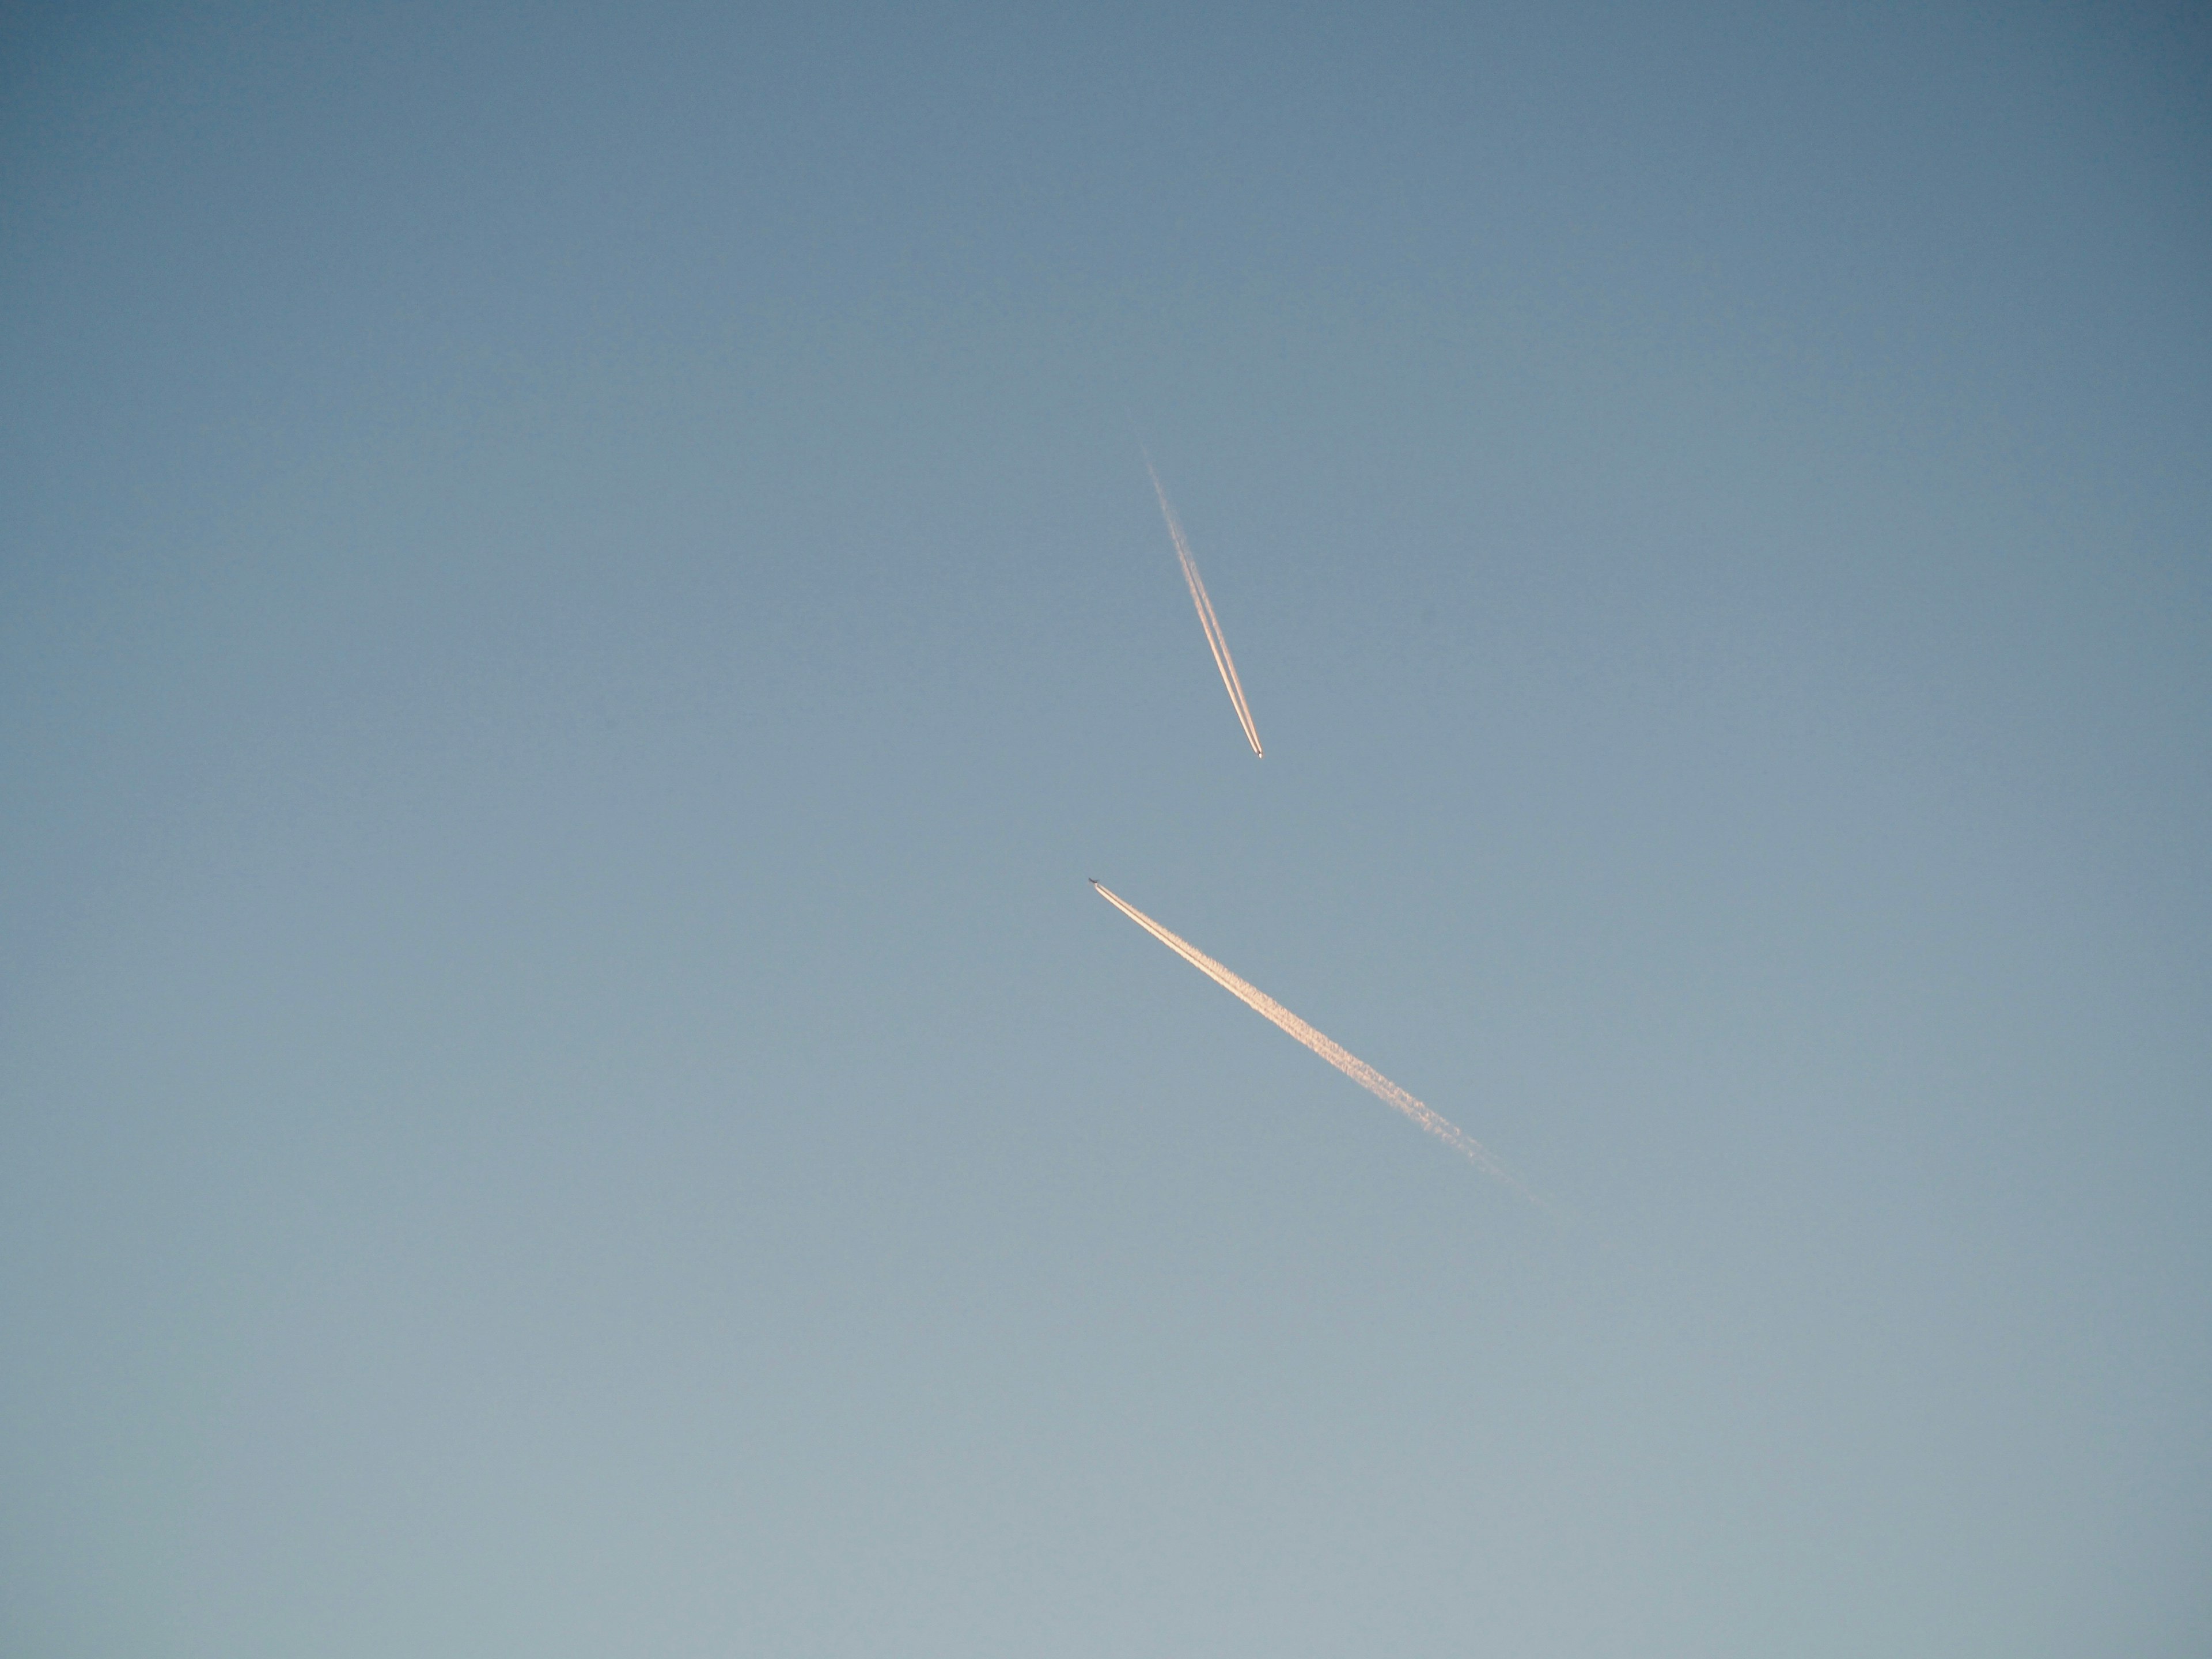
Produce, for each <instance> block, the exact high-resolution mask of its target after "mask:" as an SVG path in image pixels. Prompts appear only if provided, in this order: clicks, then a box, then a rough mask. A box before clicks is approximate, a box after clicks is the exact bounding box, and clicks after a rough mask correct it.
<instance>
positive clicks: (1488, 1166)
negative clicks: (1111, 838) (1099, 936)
mask: <svg viewBox="0 0 2212 1659" xmlns="http://www.w3.org/2000/svg"><path fill="white" fill-rule="evenodd" d="M1091 885H1092V886H1093V887H1097V888H1098V896H1099V897H1101V898H1103V899H1104V900H1105V901H1106V902H1108V903H1109V904H1110V905H1112V906H1113V907H1114V908H1115V909H1117V910H1119V911H1120V912H1121V914H1122V915H1125V916H1127V917H1128V919H1129V920H1130V921H1133V922H1135V923H1136V924H1137V926H1138V927H1141V928H1143V929H1144V930H1145V931H1146V933H1150V934H1151V935H1152V937H1153V938H1154V939H1158V940H1159V942H1160V943H1161V944H1163V945H1166V946H1167V947H1168V949H1169V950H1170V951H1174V952H1175V953H1176V955H1177V956H1179V957H1182V959H1183V960H1184V961H1185V962H1187V963H1189V964H1190V965H1191V966H1192V967H1194V968H1195V969H1198V971H1199V972H1200V973H1201V974H1204V975H1206V977H1207V978H1208V979H1210V980H1212V981H1213V982H1214V983H1215V984H1216V985H1218V986H1219V987H1221V988H1222V989H1223V990H1225V991H1226V992H1228V993H1229V994H1230V995H1231V996H1233V997H1235V998H1236V999H1237V1000H1238V1001H1239V1002H1242V1003H1243V1005H1244V1006H1246V1007H1248V1008H1249V1009H1251V1010H1252V1011H1253V1012H1255V1013H1257V1014H1261V1015H1263V1016H1265V1017H1266V1018H1268V1019H1271V1020H1273V1021H1274V1022H1275V1024H1278V1025H1279V1026H1281V1027H1282V1028H1283V1030H1285V1031H1288V1032H1289V1033H1290V1034H1291V1036H1294V1037H1296V1038H1297V1040H1298V1041H1299V1042H1303V1043H1304V1044H1305V1046H1306V1047H1307V1048H1310V1049H1312V1050H1313V1051H1314V1053H1316V1054H1319V1055H1320V1056H1321V1057H1322V1059H1323V1060H1327V1061H1328V1063H1329V1064H1330V1065H1332V1066H1335V1067H1336V1069H1337V1070H1338V1071H1340V1072H1341V1073H1344V1074H1345V1076H1346V1077H1348V1078H1350V1079H1352V1081H1353V1082H1354V1083H1357V1084H1358V1085H1359V1086H1360V1087H1361V1088H1363V1089H1365V1090H1366V1091H1368V1092H1370V1094H1373V1095H1376V1096H1378V1097H1381V1098H1382V1099H1383V1100H1385V1101H1387V1102H1389V1103H1390V1104H1391V1105H1393V1106H1395V1107H1396V1108H1397V1109H1399V1110H1400V1111H1401V1112H1403V1113H1404V1114H1405V1115H1407V1117H1410V1118H1411V1119H1413V1121H1414V1122H1416V1123H1418V1124H1419V1125H1420V1126H1421V1127H1423V1128H1424V1129H1426V1130H1427V1131H1428V1132H1429V1133H1431V1134H1432V1135H1434V1136H1435V1137H1436V1138H1437V1139H1439V1140H1441V1141H1443V1143H1444V1145H1445V1146H1449V1147H1450V1148H1451V1149H1452V1150H1453V1151H1455V1152H1462V1153H1464V1154H1465V1155H1466V1156H1467V1157H1468V1158H1471V1159H1473V1160H1474V1163H1475V1164H1477V1165H1478V1166H1480V1168H1481V1169H1482V1170H1483V1171H1484V1172H1485V1173H1486V1174H1488V1175H1492V1176H1496V1177H1497V1178H1498V1180H1500V1181H1502V1182H1504V1183H1505V1184H1506V1185H1507V1186H1509V1187H1510V1188H1513V1189H1514V1190H1515V1191H1516V1192H1518V1193H1520V1194H1522V1196H1523V1197H1524V1198H1527V1199H1528V1200H1530V1201H1531V1202H1533V1203H1535V1204H1538V1205H1541V1206H1543V1207H1544V1208H1546V1209H1553V1208H1554V1207H1555V1206H1553V1204H1552V1202H1551V1200H1548V1199H1547V1198H1546V1197H1545V1196H1544V1195H1543V1194H1541V1193H1539V1192H1537V1191H1536V1190H1535V1189H1534V1188H1532V1187H1530V1186H1529V1185H1528V1182H1525V1181H1523V1180H1522V1179H1521V1177H1520V1176H1517V1175H1516V1174H1514V1173H1513V1171H1512V1170H1509V1169H1507V1168H1506V1167H1505V1166H1504V1164H1500V1163H1499V1162H1498V1160H1497V1159H1496V1158H1493V1157H1492V1156H1491V1153H1490V1150H1489V1148H1487V1147H1486V1146H1484V1145H1483V1144H1482V1143H1481V1142H1480V1141H1479V1140H1477V1139H1475V1138H1474V1136H1472V1135H1470V1134H1468V1133H1467V1131H1466V1130H1464V1129H1462V1128H1461V1127H1459V1126H1458V1125H1457V1124H1455V1123H1453V1122H1451V1121H1449V1120H1448V1119H1446V1118H1444V1117H1443V1116H1440V1115H1438V1114H1437V1113H1435V1112H1432V1111H1431V1110H1430V1109H1428V1108H1427V1107H1426V1106H1424V1105H1423V1104H1421V1103H1420V1102H1419V1101H1418V1100H1416V1099H1414V1098H1413V1096H1411V1095H1409V1094H1407V1092H1406V1091H1404V1090H1403V1089H1401V1088H1400V1087H1399V1086H1398V1085H1396V1084H1395V1083H1393V1082H1391V1081H1390V1079H1389V1078H1387V1077H1384V1076H1383V1073H1380V1072H1378V1071H1376V1069H1375V1068H1374V1067H1373V1066H1370V1065H1369V1064H1368V1063H1367V1062H1366V1061H1365V1060H1360V1059H1358V1058H1356V1057H1354V1056H1353V1055H1352V1054H1346V1052H1345V1051H1344V1050H1343V1049H1342V1048H1339V1047H1338V1046H1337V1045H1336V1044H1335V1043H1334V1042H1330V1041H1329V1040H1328V1038H1327V1037H1325V1036H1322V1034H1321V1033H1320V1032H1319V1031H1316V1030H1314V1028H1313V1027H1312V1026H1310V1025H1309V1024H1306V1023H1305V1021H1304V1020H1302V1019H1300V1018H1298V1017H1297V1015H1296V1014H1294V1013H1292V1012H1291V1011H1290V1010H1289V1009H1287V1008H1285V1007H1284V1006H1283V1005H1282V1004H1281V1003H1279V1002H1278V1001H1276V1000H1274V998H1273V997H1271V996H1269V995H1268V994H1267V993H1266V992H1265V991H1262V990H1261V989H1259V988H1258V987H1256V986H1253V985H1248V984H1246V983H1245V982H1244V981H1243V980H1241V979H1239V978H1237V975H1234V974H1232V973H1231V972H1230V971H1229V970H1228V969H1226V968H1224V967H1223V966H1222V965H1221V964H1220V963H1218V962H1216V961H1215V960H1214V959H1213V958H1212V957H1210V956H1208V955H1206V952H1205V951H1201V950H1200V949H1199V948H1198V947H1197V946H1196V945H1193V944H1191V943H1190V942H1189V941H1188V940H1187V939H1180V938H1178V937H1177V936H1176V935H1175V934H1173V933H1170V932H1168V930H1167V929H1166V928H1164V927H1161V926H1160V925H1159V923H1158V922H1157V921H1153V920H1152V918H1151V917H1150V916H1148V915H1146V914H1145V913H1144V912H1143V911H1142V910H1139V909H1138V908H1136V906H1134V905H1133V904H1131V903H1129V902H1127V901H1126V900H1124V899H1122V898H1121V897H1120V896H1117V895H1115V894H1114V893H1111V892H1109V891H1108V890H1106V889H1105V888H1103V887H1099V886H1098V883H1097V881H1096V880H1093V881H1092V882H1091Z"/></svg>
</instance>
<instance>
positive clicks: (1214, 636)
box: [1145, 455, 1267, 755]
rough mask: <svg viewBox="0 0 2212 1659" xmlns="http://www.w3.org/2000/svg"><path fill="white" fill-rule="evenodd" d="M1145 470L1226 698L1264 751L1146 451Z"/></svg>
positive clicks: (1186, 546)
mask: <svg viewBox="0 0 2212 1659" xmlns="http://www.w3.org/2000/svg"><path fill="white" fill-rule="evenodd" d="M1145 471H1147V472H1150V473H1152V493H1153V494H1154V495H1158V497H1159V498H1160V511H1161V513H1164V515H1165V516H1166V518H1167V521H1168V534H1169V535H1170V536H1172V537H1173V538H1175V550H1176V558H1177V559H1179V560H1180V561H1182V579H1183V580H1184V581H1186V582H1188V584H1189V585H1190V602H1191V603H1192V604H1193V605H1196V606H1197V607H1198V625H1199V626H1200V628H1203V629H1205V630H1206V644H1207V645H1208V646H1209V647H1212V651H1213V665H1214V666H1215V667H1216V668H1218V669H1219V670H1220V671H1221V683H1222V684H1224V685H1225V686H1227V687H1228V688H1229V702H1230V705H1231V707H1232V708H1235V709H1236V710H1237V724H1238V725H1240V726H1243V728H1244V741H1245V742H1247V743H1249V744H1251V745H1252V752H1253V753H1254V754H1255V755H1264V754H1265V753H1266V752H1267V751H1266V750H1263V749H1261V747H1260V730H1259V728H1258V727H1257V726H1254V725H1253V724H1252V709H1251V705H1249V703H1247V702H1245V701H1244V686H1243V682H1242V681H1240V680H1239V679H1238V678H1237V664H1236V662H1235V660H1234V659H1232V658H1231V656H1230V654H1229V641H1228V640H1227V639H1226V638H1225V637H1224V635H1223V634H1222V632H1221V621H1220V618H1218V617H1216V616H1215V615H1214V614H1213V601H1212V599H1208V598H1206V584H1205V583H1204V582H1202V581H1200V580H1199V579H1198V561H1197V560H1195V559H1194V558H1192V557H1191V556H1190V543H1189V541H1188V539H1186V538H1185V537H1184V536H1183V533H1182V520H1178V519H1177V518H1176V513H1175V508H1173V507H1170V506H1169V505H1168V492H1167V491H1166V490H1164V489H1161V488H1160V475H1159V474H1158V472H1157V471H1153V468H1152V457H1151V456H1149V455H1147V456H1146V458H1145Z"/></svg>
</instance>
